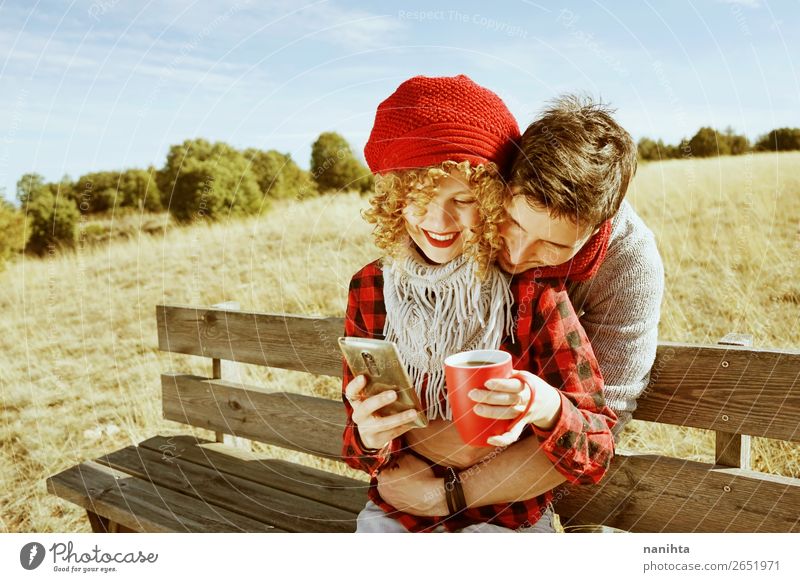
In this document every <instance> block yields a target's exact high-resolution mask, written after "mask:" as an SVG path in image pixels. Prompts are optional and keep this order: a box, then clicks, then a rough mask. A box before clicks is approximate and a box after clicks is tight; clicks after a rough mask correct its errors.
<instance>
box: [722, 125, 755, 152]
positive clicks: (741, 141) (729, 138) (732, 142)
mask: <svg viewBox="0 0 800 582" xmlns="http://www.w3.org/2000/svg"><path fill="white" fill-rule="evenodd" d="M722 138H723V139H724V140H725V142H726V143H727V149H728V151H729V153H730V154H731V155H732V156H739V155H742V154H744V153H747V152H748V151H749V150H750V140H749V139H747V136H744V135H737V134H736V133H735V132H734V131H733V128H732V127H730V126H728V127H726V128H725V133H724V134H723V136H722Z"/></svg>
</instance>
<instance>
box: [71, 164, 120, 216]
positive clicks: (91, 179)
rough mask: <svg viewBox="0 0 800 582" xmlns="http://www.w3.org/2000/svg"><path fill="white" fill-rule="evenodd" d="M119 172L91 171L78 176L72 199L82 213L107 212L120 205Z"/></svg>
mask: <svg viewBox="0 0 800 582" xmlns="http://www.w3.org/2000/svg"><path fill="white" fill-rule="evenodd" d="M118 184H119V173H118V172H91V173H89V174H85V175H83V176H81V177H80V178H78V181H77V182H76V183H75V185H74V186H73V188H72V199H73V200H74V201H75V204H76V206H77V207H78V210H80V212H81V213H82V214H92V213H96V212H105V211H106V210H109V209H111V208H114V207H115V206H119V205H120V200H119V193H118V191H117V186H118Z"/></svg>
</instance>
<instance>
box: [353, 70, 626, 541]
mask: <svg viewBox="0 0 800 582" xmlns="http://www.w3.org/2000/svg"><path fill="white" fill-rule="evenodd" d="M518 137H519V130H518V127H517V124H516V121H515V120H514V118H513V116H512V115H511V114H510V112H509V111H508V109H507V108H506V107H505V104H503V102H502V101H501V100H500V99H499V97H497V96H496V95H495V94H494V93H492V92H491V91H488V90H487V89H484V88H483V87H480V86H479V85H476V84H475V83H474V82H472V81H471V80H470V79H468V78H467V77H465V76H458V77H443V78H427V77H414V78H413V79H410V80H408V81H406V82H404V83H403V84H401V85H400V87H398V89H397V90H396V91H395V92H394V93H393V94H392V95H391V96H390V97H389V98H387V99H386V100H385V101H384V102H383V103H381V105H380V106H379V108H378V112H377V114H376V118H375V124H374V126H373V130H372V133H371V135H370V138H369V141H368V143H367V146H366V148H365V154H366V158H367V162H368V164H369V166H370V169H371V170H372V172H373V173H375V175H376V194H375V196H374V197H373V198H372V200H371V201H370V202H371V209H370V210H369V211H367V213H366V216H365V217H366V219H367V220H368V221H369V222H371V223H372V224H374V225H375V228H374V231H373V232H374V238H375V242H376V245H377V246H378V247H379V248H380V249H381V250H382V251H383V252H384V253H385V256H384V257H383V258H382V259H379V260H377V261H375V262H373V263H370V264H369V265H367V266H365V267H364V268H362V269H361V270H360V271H359V272H358V273H356V274H355V275H354V276H353V278H352V280H351V283H350V292H349V298H348V307H347V317H346V322H345V335H348V336H360V337H372V338H381V339H388V340H391V341H393V342H395V343H396V345H397V346H398V349H399V351H400V354H401V358H402V360H403V362H404V364H405V365H406V367H407V369H408V371H409V375H410V377H411V379H412V381H413V383H414V387H415V389H416V391H417V393H418V395H419V397H420V401H421V403H422V405H423V407H424V408H425V410H426V413H427V417H428V419H429V421H430V424H429V426H428V427H426V428H424V429H420V428H414V427H413V425H412V424H410V421H411V419H412V418H413V416H412V415H413V413H399V414H394V415H390V416H381V415H380V409H381V408H382V407H383V406H385V405H386V404H388V403H390V402H391V401H392V400H393V399H394V398H395V397H396V395H395V393H394V392H386V393H383V394H379V395H375V396H372V397H369V398H364V396H363V388H364V386H365V379H364V378H363V377H362V376H359V377H358V378H352V375H351V374H350V371H349V369H348V368H347V366H346V365H345V367H344V382H343V397H344V403H345V407H346V410H347V425H346V428H345V431H344V447H343V456H344V458H345V460H346V462H347V463H348V464H349V465H351V466H353V467H355V468H358V469H361V470H364V471H366V472H367V473H368V474H369V475H370V476H371V477H372V481H371V485H370V490H369V498H370V501H369V502H368V503H367V506H366V507H365V509H364V511H362V512H361V514H360V515H359V519H358V530H357V531H442V530H445V531H487V530H503V531H509V530H511V529H520V528H524V531H553V524H552V522H551V515H552V511H551V509H550V508H549V503H550V500H551V498H552V494H549V496H548V495H543V496H540V497H537V498H536V499H532V500H527V501H520V502H516V503H512V504H507V505H504V506H485V507H479V508H470V509H466V508H464V507H459V508H455V509H454V508H448V506H447V505H446V503H445V501H444V499H445V495H444V477H445V475H447V474H448V471H449V469H448V467H458V468H463V467H465V466H469V465H471V464H473V463H474V462H476V461H478V460H480V459H481V458H482V457H485V456H487V455H488V454H491V450H490V449H488V448H486V447H470V446H467V445H465V444H463V443H459V442H458V441H457V439H455V438H454V435H455V434H456V433H455V430H454V426H453V424H452V413H451V411H450V408H449V405H448V402H447V397H446V387H445V382H444V369H443V363H444V359H445V358H446V357H447V356H449V355H451V354H454V353H456V352H460V351H465V350H472V349H498V348H502V347H504V345H506V344H507V343H508V342H512V341H514V337H513V336H514V333H512V332H515V333H516V336H517V338H516V339H517V344H516V345H515V350H514V353H516V354H519V355H518V356H517V357H515V361H514V364H515V367H517V365H518V364H521V365H523V366H524V368H525V369H527V371H529V372H531V373H533V374H536V375H537V376H531V382H532V383H533V385H534V386H535V389H536V395H535V399H534V402H533V404H532V406H531V407H530V411H529V412H528V414H527V415H526V417H525V418H524V419H523V423H524V425H525V430H532V431H534V432H535V433H536V434H537V435H538V436H539V437H540V438H541V439H542V447H543V449H544V450H545V451H547V453H548V456H549V457H550V458H551V460H552V461H553V463H554V465H555V466H556V468H557V469H558V470H559V471H560V472H562V473H563V474H565V475H567V478H568V479H570V480H572V481H573V482H596V481H597V480H599V479H600V477H601V476H602V474H603V473H604V472H605V470H606V468H607V467H608V463H609V461H610V459H611V457H612V456H613V438H612V437H611V427H612V426H613V424H614V422H615V420H616V417H615V416H614V414H613V412H611V410H610V409H609V408H608V407H606V406H605V403H604V401H603V397H602V387H603V383H602V376H601V375H600V371H599V368H598V366H597V362H596V361H595V360H594V356H593V354H592V351H591V347H590V346H589V343H588V340H587V339H586V336H585V334H584V333H583V330H582V329H581V328H580V324H579V323H578V319H577V316H576V315H575V312H574V310H573V309H572V306H571V304H570V303H569V301H568V299H567V298H566V293H565V292H564V291H563V289H560V288H558V286H555V285H537V286H534V287H532V288H531V289H529V290H526V296H525V297H524V298H523V297H520V298H515V297H513V296H512V294H511V291H510V289H509V285H508V278H507V276H506V275H504V274H503V273H502V272H501V271H500V270H499V269H498V268H497V267H495V266H494V258H495V257H496V255H497V253H498V252H499V250H500V248H501V241H500V236H499V230H500V227H501V224H502V222H503V220H504V218H505V211H504V209H503V203H504V196H505V190H504V185H503V183H502V181H501V179H500V175H501V174H500V170H501V169H502V166H503V165H504V164H505V163H507V160H508V158H509V155H510V154H511V153H512V150H513V147H514V140H515V139H517V138H518ZM515 300H517V301H524V302H526V305H528V306H529V307H530V308H529V309H527V310H526V311H525V313H526V315H524V316H520V317H519V321H516V322H514V321H512V319H511V315H510V314H511V306H512V303H513V301H515ZM519 342H523V343H524V344H525V345H524V346H523V349H521V350H520V349H519V348H520V345H519ZM539 376H540V377H539ZM503 397H505V399H506V400H507V401H508V402H507V403H508V404H509V405H512V406H515V407H517V408H516V409H517V410H519V412H521V411H522V410H524V408H525V405H526V404H527V398H528V397H527V395H526V394H524V393H519V394H517V393H516V392H514V393H512V392H509V393H508V394H502V393H501V394H499V395H495V394H493V395H492V398H495V399H496V400H494V401H491V400H490V401H485V402H486V404H502V403H504V402H503V401H502V400H503ZM512 400H513V401H512ZM479 407H480V405H478V406H477V407H476V411H477V410H478V408H479ZM516 435H517V436H520V433H519V432H517V433H516ZM431 439H448V440H452V442H453V443H454V446H453V447H452V449H453V450H452V454H449V455H447V456H445V457H441V456H438V457H436V458H430V456H428V455H426V453H427V452H429V450H430V449H429V448H428V447H426V443H430V442H431ZM437 449H441V447H437ZM403 454H414V455H417V456H420V457H421V458H425V459H426V460H427V462H428V463H429V464H431V465H432V468H433V470H434V474H435V475H436V480H435V482H434V483H433V484H432V489H431V495H430V501H431V507H430V512H429V515H426V516H419V515H411V514H409V513H405V512H403V511H399V510H398V509H397V508H395V507H392V506H391V505H389V504H388V503H386V502H385V501H384V500H383V499H382V498H381V496H380V493H379V492H378V487H377V475H378V473H379V472H380V471H382V470H386V469H387V468H389V467H390V466H391V463H392V459H393V458H396V457H397V456H398V455H403ZM464 459H469V462H464ZM451 474H452V473H451Z"/></svg>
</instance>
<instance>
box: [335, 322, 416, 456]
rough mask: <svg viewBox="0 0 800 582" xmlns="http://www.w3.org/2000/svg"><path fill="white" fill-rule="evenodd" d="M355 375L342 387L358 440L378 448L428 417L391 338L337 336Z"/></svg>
mask: <svg viewBox="0 0 800 582" xmlns="http://www.w3.org/2000/svg"><path fill="white" fill-rule="evenodd" d="M339 346H340V348H341V349H342V353H343V354H344V357H345V360H346V361H347V364H348V366H349V367H350V370H351V371H352V373H353V375H354V376H355V378H354V379H353V380H352V381H351V382H350V383H349V384H348V385H347V387H346V388H345V396H346V397H347V399H348V401H349V402H350V404H351V406H352V407H353V422H355V423H356V425H357V426H358V432H359V436H360V437H361V441H362V443H363V444H364V445H365V446H367V447H368V448H372V449H380V448H382V447H383V446H385V445H386V444H387V443H389V442H390V441H391V440H392V439H394V438H396V437H398V436H400V435H401V434H403V433H405V432H407V431H408V430H411V429H412V428H415V427H425V426H427V425H428V419H427V416H426V415H425V413H424V412H423V410H422V406H421V404H420V402H419V398H418V397H417V393H416V391H415V390H414V387H413V386H412V384H411V380H410V379H409V378H408V374H407V373H406V371H405V368H404V367H403V364H402V362H401V361H400V355H399V353H398V352H397V347H396V346H395V345H394V344H393V343H392V342H387V341H383V340H373V339H367V338H356V337H344V338H339Z"/></svg>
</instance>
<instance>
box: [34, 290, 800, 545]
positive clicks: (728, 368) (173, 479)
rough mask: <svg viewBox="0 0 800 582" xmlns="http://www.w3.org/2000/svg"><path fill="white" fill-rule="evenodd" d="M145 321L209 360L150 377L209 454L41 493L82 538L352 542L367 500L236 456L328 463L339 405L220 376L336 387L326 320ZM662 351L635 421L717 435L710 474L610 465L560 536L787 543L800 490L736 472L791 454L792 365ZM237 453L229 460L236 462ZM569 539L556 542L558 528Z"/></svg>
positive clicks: (169, 347) (634, 462) (91, 470)
mask: <svg viewBox="0 0 800 582" xmlns="http://www.w3.org/2000/svg"><path fill="white" fill-rule="evenodd" d="M233 307H234V306H231V305H227V304H226V305H225V306H222V307H220V306H215V307H212V308H196V307H187V306H167V305H159V306H157V307H156V316H157V324H158V345H159V348H160V349H161V350H164V351H168V352H174V353H180V354H193V355H196V356H204V357H207V358H211V366H210V372H211V374H210V376H209V377H199V376H193V375H185V374H180V373H165V374H163V375H162V376H161V384H162V395H163V414H164V418H166V419H169V420H173V421H176V422H181V423H186V424H189V425H193V426H195V427H201V428H204V429H209V430H211V431H214V432H215V433H216V436H217V438H216V441H217V442H211V441H202V440H200V439H197V438H195V437H193V436H170V437H167V436H154V437H153V438H150V439H148V440H146V441H144V442H141V443H139V445H138V446H129V447H126V448H124V449H122V450H119V451H115V452H112V453H109V454H107V455H104V456H102V457H100V458H99V459H96V460H93V461H86V462H84V463H81V464H80V465H77V466H74V467H71V468H69V469H67V470H65V471H63V472H61V473H59V474H57V475H54V476H52V477H50V478H49V479H48V480H47V487H48V490H49V491H50V492H51V493H52V494H54V495H57V496H59V497H61V498H63V499H66V500H68V501H71V502H72V503H75V504H77V505H79V506H81V507H83V508H85V509H86V511H87V512H88V517H89V520H90V522H91V526H92V529H93V530H94V531H101V532H104V531H109V532H123V531H148V532H164V531H179V532H183V531H192V532H195V531H197V532H211V531H253V532H294V531H304V532H348V531H354V529H355V520H356V516H357V514H358V512H359V511H360V510H361V509H362V508H363V506H364V504H365V502H366V499H367V497H366V489H367V484H366V482H365V481H359V480H355V479H351V478H348V477H343V476H340V475H336V474H333V473H328V472H325V471H321V470H318V469H313V468H309V467H306V466H302V465H298V464H295V463H290V462H287V461H285V460H279V459H274V458H269V457H268V456H265V455H264V454H255V453H253V452H252V451H249V450H248V448H247V446H246V443H247V442H248V441H245V440H243V439H252V440H255V441H261V442H263V443H268V444H270V445H277V446H278V447H282V448H286V449H291V450H295V451H301V452H303V453H310V454H312V455H316V456H319V457H323V458H327V459H335V460H340V458H339V455H340V451H341V437H342V430H343V426H344V421H345V415H344V406H343V404H342V402H341V400H328V399H324V398H315V397H311V396H305V395H301V394H292V393H288V392H277V393H276V392H270V391H268V390H265V389H264V388H260V387H257V386H248V385H244V384H243V383H242V382H241V380H240V379H239V378H238V377H237V376H236V365H235V364H234V365H233V366H232V365H231V363H232V362H240V363H246V364H257V365H262V366H269V367H272V368H281V369H287V370H299V371H302V372H306V373H309V374H315V375H327V376H335V377H341V372H342V362H341V357H340V353H339V350H338V347H337V344H336V338H337V337H338V336H339V335H341V333H342V330H343V321H342V319H341V318H333V317H331V318H320V317H316V318H314V317H300V316H291V315H286V316H284V315H269V314H262V313H250V312H241V311H237V310H236V309H234V308H233ZM747 342H748V340H747V338H744V339H743V338H731V337H729V338H726V340H724V344H723V345H716V346H695V345H680V344H672V343H662V344H661V345H660V346H659V349H658V356H657V358H656V362H655V365H654V366H653V369H652V373H651V382H650V385H649V387H648V389H647V391H646V393H645V394H644V396H643V397H642V398H641V399H640V402H639V407H638V409H637V411H636V413H635V415H634V417H635V418H637V419H640V420H646V421H653V422H660V423H667V424H672V425H681V426H686V427H698V428H703V429H710V430H712V431H715V432H716V464H707V463H701V462H695V461H686V460H680V459H676V458H669V457H664V456H659V455H645V454H639V453H634V452H626V451H621V450H618V451H617V456H616V457H615V460H614V462H613V466H612V469H611V470H610V472H609V474H608V475H607V476H606V477H605V479H604V480H603V481H602V482H601V484H600V485H598V486H593V487H571V488H564V489H562V490H560V491H559V494H558V495H557V498H558V499H559V501H558V503H557V506H556V509H557V511H558V512H559V514H560V515H561V519H562V523H564V524H565V525H566V526H572V527H577V526H580V525H582V524H594V525H601V524H602V525H605V526H610V527H614V528H618V529H622V530H626V531H637V532H661V531H664V532H687V531H698V532H765V531H769V532H792V531H800V518H799V517H798V516H800V479H793V478H788V477H780V476H775V475H769V474H765V473H760V472H755V471H752V470H750V462H749V451H750V446H749V445H750V442H749V441H750V437H751V436H760V437H770V438H773V439H781V440H785V441H793V442H798V441H800V431H799V430H798V420H799V419H800V353H797V352H788V351H779V350H756V349H750V348H748V347H743V346H741V345H727V344H742V343H747ZM243 445H244V446H243ZM567 529H568V530H569V529H570V527H568V528H567Z"/></svg>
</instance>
